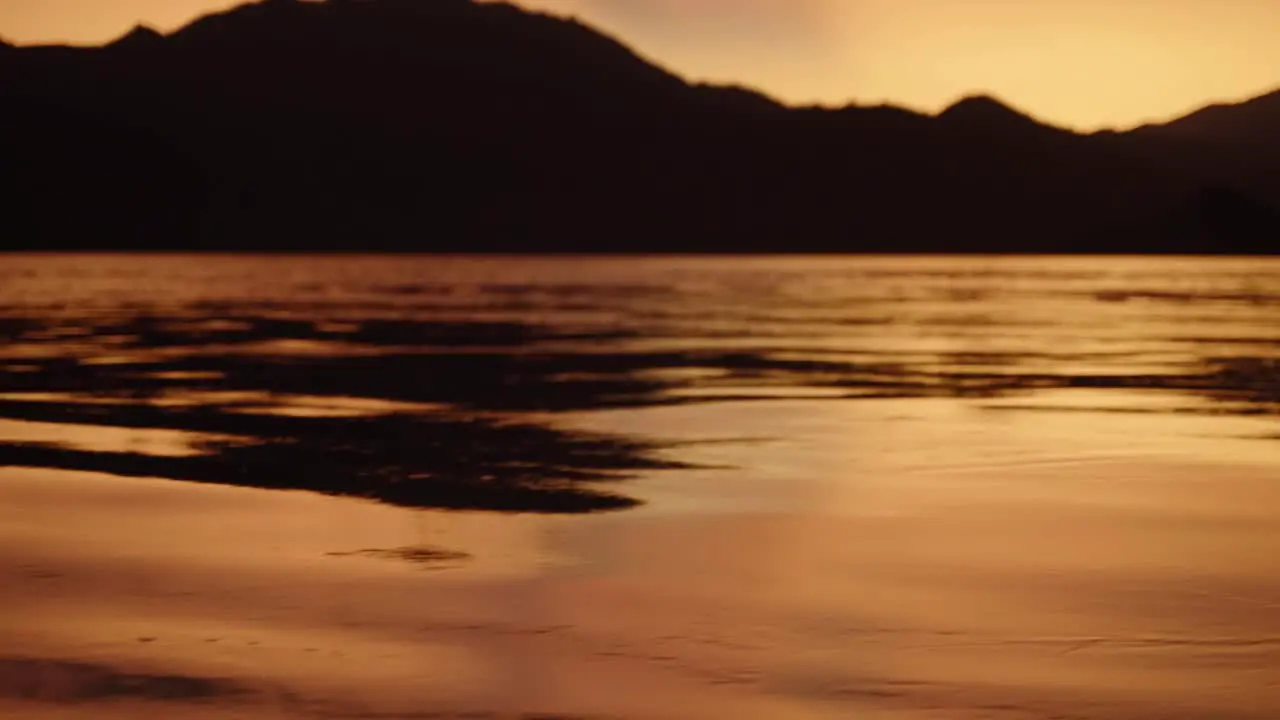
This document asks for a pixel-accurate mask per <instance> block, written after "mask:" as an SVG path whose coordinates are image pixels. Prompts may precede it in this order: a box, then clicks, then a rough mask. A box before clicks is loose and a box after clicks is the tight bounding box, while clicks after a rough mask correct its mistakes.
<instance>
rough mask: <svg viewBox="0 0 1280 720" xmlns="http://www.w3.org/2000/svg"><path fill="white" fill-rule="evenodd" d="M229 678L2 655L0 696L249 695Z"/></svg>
mask: <svg viewBox="0 0 1280 720" xmlns="http://www.w3.org/2000/svg"><path fill="white" fill-rule="evenodd" d="M248 693H249V691H248V690H247V689H246V688H244V687H243V686H241V685H239V684H237V683H235V682H232V681H230V680H225V679H219V678H201V677H192V676H188V675H152V674H145V673H130V672H124V671H121V670H119V669H116V668H113V667H110V666H108V665H100V664H95V663H88V662H80V661H67V660H39V659H31V658H14V657H0V698H8V699H14V700H26V701H35V702H47V703H82V702H94V701H100V700H150V701H168V702H199V701H208V700H215V699H216V700H224V699H228V698H235V697H238V696H243V695H246V694H248Z"/></svg>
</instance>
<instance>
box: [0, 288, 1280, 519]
mask: <svg viewBox="0 0 1280 720" xmlns="http://www.w3.org/2000/svg"><path fill="white" fill-rule="evenodd" d="M584 288H585V289H584ZM526 290H527V289H526V288H524V287H523V286H521V287H520V288H513V289H512V292H513V293H515V294H522V293H525V292H526ZM587 290H590V287H589V286H581V287H580V286H577V285H566V286H564V287H553V288H550V289H546V288H543V289H542V290H540V291H539V292H543V291H545V292H546V293H549V294H552V295H557V296H570V297H577V296H578V295H582V294H584V293H585V294H587V295H589V294H590V293H589V292H587ZM633 290H634V293H635V294H636V295H637V296H641V297H643V296H645V295H646V294H647V293H649V292H650V291H651V289H650V288H648V287H647V286H637V287H636V288H634V289H633ZM432 291H434V290H432ZM405 292H416V290H415V289H411V288H406V289H405ZM530 292H531V291H530ZM303 318H305V319H303ZM972 321H973V322H985V320H982V319H980V318H979V319H975V320H972ZM746 336H749V333H747V335H744V337H746ZM0 339H3V340H6V341H7V344H8V348H9V349H8V350H7V351H5V350H0V362H4V363H5V364H7V365H10V366H21V367H22V368H23V369H24V371H23V372H6V373H0V393H4V394H6V395H7V397H5V398H2V399H0V418H9V419H16V420H29V421H40V422H51V423H71V424H79V425H102V426H111V427H128V428H157V429H170V430H180V431H189V432H193V433H210V434H217V435H221V436H228V437H230V438H232V439H230V440H222V441H219V442H210V443H207V444H206V445H205V446H204V447H203V448H202V450H203V453H201V454H197V455H195V456H193V457H154V456H151V455H142V454H137V453H129V452H92V451H86V450H82V449H73V448H70V447H65V446H59V445H56V444H35V443H25V444H24V443H7V444H0V465H23V466H33V467H46V468H61V469H74V470H88V471H97V472H105V473H114V474H119V475H131V476H155V477H163V478H171V479H176V480H187V481H193V482H206V483H221V484H231V485H243V486H251V487H260V488H279V489H304V490H313V491H318V492H323V493H331V494H335V495H347V496H357V497H365V498H371V499H376V500H381V501H384V502H389V503H395V504H399V505H407V506H413V507H444V508H470V509H487V510H504V511H538V512H586V511H592V510H606V509H617V508H625V507H629V506H632V505H634V504H635V501H634V500H633V499H631V498H628V497H626V496H624V495H622V494H619V493H616V492H613V491H611V490H606V489H604V488H602V486H601V483H602V482H606V481H614V480H617V479H620V478H623V477H626V476H627V475H628V474H632V473H635V472H640V471H648V470H654V469H660V468H670V467H675V466H676V465H675V464H673V463H671V462H667V461H664V460H662V459H660V458H659V455H658V451H659V450H660V449H661V447H660V446H658V445H656V444H653V443H647V442H641V441H637V440H633V439H628V438H619V437H612V436H605V435H595V434H590V433H582V432H570V431H567V430H562V429H558V428H556V427H554V426H553V425H552V424H551V423H549V422H544V421H543V420H541V419H535V416H532V415H530V414H529V413H544V414H545V413H558V412H565V411H576V410H592V409H605V408H630V407H645V406H654V405H661V404H671V403H696V402H710V401H719V402H726V401H745V400H760V399H763V398H766V397H768V398H786V397H795V398H804V399H816V398H817V397H819V396H820V397H829V398H830V399H833V400H841V401H847V400H850V399H871V398H914V397H958V398H975V399H988V398H1002V397H1010V396H1026V397H1033V396H1034V395H1035V393H1037V392H1039V391H1043V390H1050V389H1061V388H1093V389H1137V388H1141V389H1150V390H1157V391H1167V392H1177V393H1180V394H1184V395H1192V396H1196V397H1198V398H1200V399H1202V400H1207V401H1208V402H1206V403H1205V406H1206V407H1207V408H1210V410H1208V411H1210V412H1223V413H1232V414H1280V360H1278V359H1276V358H1273V357H1267V356H1264V355H1249V354H1245V353H1244V352H1243V351H1244V350H1245V348H1244V347H1238V348H1237V349H1238V350H1239V351H1241V353H1240V354H1239V355H1221V356H1217V355H1215V356H1209V355H1204V354H1201V355H1199V356H1187V357H1184V358H1183V359H1180V360H1177V361H1170V362H1167V363H1166V364H1165V365H1163V366H1162V369H1161V370H1160V371H1159V372H1158V373H1156V372H1152V371H1150V370H1145V371H1142V372H1137V371H1130V372H1126V371H1125V368H1126V367H1132V363H1138V364H1141V362H1140V360H1139V359H1136V358H1128V357H1121V358H1120V359H1119V360H1117V361H1116V363H1115V371H1103V370H1097V369H1096V368H1097V367H1098V366H1099V364H1101V365H1102V366H1103V367H1104V369H1105V367H1106V365H1107V361H1108V360H1109V359H1114V358H1110V357H1109V356H1108V354H1107V353H1106V352H1101V351H1097V350H1093V351H1087V350H1085V351H1081V352H1079V353H1074V354H1073V353H1072V352H1071V351H1070V349H1069V348H1067V349H1064V350H1062V351H1056V350H1055V351H1053V352H1046V351H1045V350H1044V349H1043V348H1042V349H1040V350H1037V351H1034V352H1033V351H1031V350H1028V351H1027V352H1025V353H1018V352H1000V351H994V350H982V349H973V350H970V351H966V352H951V353H932V354H930V353H918V354H914V355H912V354H902V355H898V356H895V355H894V354H892V353H879V354H877V353H876V352H873V350H874V348H868V351H867V352H863V353H849V354H840V353H835V352H823V351H821V350H815V351H813V352H808V351H805V350H800V349H788V348H787V346H786V341H785V339H782V340H779V341H778V343H779V344H778V345H777V346H776V347H773V346H770V345H761V346H758V347H750V348H743V349H725V348H714V347H711V346H707V347H693V348H688V349H683V348H682V349H655V348H654V347H653V345H651V344H650V345H646V343H652V342H660V341H662V340H663V339H664V337H663V336H662V334H661V333H659V332H651V333H647V334H646V333H642V332H640V331H639V330H636V329H609V328H602V327H600V326H592V327H575V326H573V325H571V324H564V325H555V324H554V323H548V324H540V323H537V322H516V321H510V320H501V321H497V320H494V321H488V320H465V321H464V320H445V319H438V320H427V319H420V320H410V319H369V318H364V319H360V320H350V319H344V318H332V317H326V316H325V315H324V314H322V313H320V312H319V310H317V311H316V312H315V313H314V314H313V313H311V312H310V311H308V310H307V308H306V307H301V308H300V307H296V306H289V305H288V304H287V303H285V304H280V306H279V307H272V306H271V304H270V303H261V304H257V305H254V306H252V307H250V306H247V305H245V304H236V303H231V304H223V305H219V304H217V303H213V304H207V306H205V305H201V306H199V307H194V306H193V307H184V308H175V309H174V310H172V311H170V312H161V311H159V310H155V309H151V310H147V311H145V312H139V311H137V310H136V309H134V310H127V309H117V310H115V311H112V312H106V313H101V314H84V313H74V312H70V311H66V312H63V313H62V314H60V315H50V316H49V317H45V318H37V317H24V316H10V317H3V318H0ZM638 339H639V340H642V342H637V340H638ZM667 339H672V340H677V341H680V342H684V343H688V342H690V341H691V340H694V339H695V338H693V337H692V336H688V337H683V336H672V337H671V338H667ZM281 341H288V342H299V343H302V345H301V346H293V347H291V346H288V345H287V344H285V345H281ZM769 342H770V343H772V342H773V341H772V340H771V341H769ZM1229 347H1230V346H1224V349H1225V348H1229ZM1087 367H1092V368H1095V369H1094V370H1089V371H1087V370H1086V369H1085V368H1087ZM23 393H31V394H33V395H32V396H30V397H24V396H23V395H22V394H23ZM40 395H43V396H44V397H43V400H37V398H38V397H39V396H40ZM237 395H239V396H241V397H243V396H245V395H250V396H253V397H256V398H258V399H257V400H255V401H252V402H250V401H246V400H243V399H241V400H236V399H235V398H236V397H237ZM292 396H305V397H309V398H319V399H324V398H330V399H343V398H353V399H363V400H386V401H399V402H411V403H419V404H421V407H422V408H423V409H421V410H414V409H412V408H409V409H408V410H406V409H405V408H396V410H397V411H392V410H391V409H387V411H386V412H383V411H382V410H375V411H372V412H368V413H356V414H357V415H360V416H358V417H306V416H288V415H286V414H284V413H279V412H277V413H276V414H271V412H270V411H268V412H266V413H263V412H261V410H262V405H263V402H264V400H263V398H266V399H267V400H270V399H271V398H276V399H279V400H280V405H287V404H288V402H287V398H289V397H292ZM50 398H53V399H54V400H56V401H51V400H50ZM64 398H65V401H62V399H64ZM428 405H430V406H431V407H432V409H430V410H427V409H426V407H427V406H428ZM544 417H545V416H544Z"/></svg>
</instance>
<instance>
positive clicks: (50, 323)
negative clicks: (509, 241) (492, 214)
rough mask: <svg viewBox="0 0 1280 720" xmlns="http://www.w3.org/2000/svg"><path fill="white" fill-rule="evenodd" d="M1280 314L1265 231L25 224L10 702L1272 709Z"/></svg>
mask: <svg viewBox="0 0 1280 720" xmlns="http://www.w3.org/2000/svg"><path fill="white" fill-rule="evenodd" d="M1277 328H1280V260H1271V259H1257V258H1246V259H1207V258H982V257H963V258H960V257H921V258H904V257H795V258H777V257H758V258H757V257H744V258H674V257H628V258H563V257H553V258H503V257H418V256H404V257H372V256H354V257H336V256H335V257H239V256H213V257H185V256H100V257H91V256H6V257H4V258H3V263H2V264H0V336H3V337H4V339H5V343H4V345H3V349H2V350H0V365H3V367H4V372H3V373H0V378H3V379H2V380H0V383H2V386H0V465H2V466H8V467H3V468H0V571H5V572H7V577H6V579H5V583H6V584H5V590H4V591H3V592H4V594H5V595H7V597H2V598H0V600H3V602H4V603H5V607H6V608H8V609H9V612H7V614H6V615H5V620H3V621H0V676H2V677H5V678H8V679H7V680H6V679H0V709H3V707H4V703H5V702H10V701H11V702H13V703H16V706H17V707H19V708H20V709H21V711H22V712H23V713H27V714H34V713H39V714H41V716H42V715H43V714H47V715H48V716H50V717H63V716H67V715H66V714H65V713H66V712H67V705H66V704H65V703H66V702H68V701H69V698H70V699H72V700H74V701H75V702H80V703H89V705H86V706H83V707H86V708H92V712H93V713H94V715H93V716H94V717H98V716H107V715H109V714H110V713H111V712H117V713H119V717H132V716H135V715H136V714H137V713H138V712H141V711H140V710H139V704H142V705H148V704H152V703H172V702H181V703H186V704H187V705H186V706H184V708H183V709H182V710H181V712H182V713H183V715H184V716H190V717H199V716H201V715H200V713H204V712H207V713H208V716H209V717H220V716H226V713H228V712H234V713H241V714H243V715H244V716H250V717H277V716H279V717H533V716H537V717H543V716H544V715H545V716H546V717H573V718H597V717H599V718H630V717H635V718H703V717H760V718H784V719H785V718H828V717H830V718H836V717H851V716H854V717H860V718H862V717H867V718H882V717H883V718H910V719H912V720H914V719H916V718H948V719H951V718H995V719H997V720H1004V719H1005V718H1008V719H1010V720H1021V719H1023V718H1051V717H1059V718H1073V719H1074V718H1107V719H1108V720H1110V719H1113V718H1114V719H1116V720H1119V719H1121V718H1123V719H1126V720H1131V719H1134V718H1137V719H1143V718H1152V719H1154V718H1188V719H1191V718H1215V720H1223V719H1227V720H1230V719H1233V718H1250V719H1254V718H1256V719H1258V720H1262V719H1263V718H1274V717H1276V716H1277V715H1280V686H1278V685H1277V682H1276V679H1275V675H1274V669H1275V667H1277V666H1280V585H1278V584H1277V580H1276V578H1277V577H1280V523H1277V522H1276V515H1277V513H1278V512H1280V452H1277V449H1276V448H1277V442H1280V423H1277V416H1278V415H1280V332H1277ZM122 476H127V477H131V478H140V479H127V480H126V479H115V480H112V479H111V478H112V477H115V478H121V477H122ZM156 478H159V480H157V479H156ZM166 479H168V480H185V481H194V482H198V483H203V484H204V485H203V486H196V485H191V484H189V483H173V482H165V481H164V480H166ZM228 485H230V486H237V485H238V486H248V487H252V488H268V489H275V490H279V489H301V490H318V491H321V492H323V493H326V494H334V495H348V496H358V497H362V498H372V499H375V500H380V501H383V503H382V504H374V503H367V502H362V501H353V500H350V499H334V498H327V497H322V496H318V495H313V494H298V493H279V492H263V491H262V490H254V489H243V488H239V487H224V486H228ZM396 505H398V506H409V507H410V508H411V509H404V508H400V507H392V506H396ZM413 508H426V509H413ZM431 508H437V509H431ZM440 508H444V509H447V510H441V509H440ZM458 510H466V512H458ZM606 510H608V511H616V512H602V513H592V511H606ZM493 511H502V512H493ZM530 511H533V512H530ZM513 513H514V514H513ZM566 513H567V514H566ZM583 513H589V514H587V515H584V514H583ZM424 571H427V572H424ZM83 711H84V712H89V710H83ZM147 712H150V710H147ZM58 713H64V714H63V715H59V714H58ZM98 713H104V714H105V715H99V714H98ZM450 713H453V714H450ZM539 713H540V714H539ZM534 714H537V715H534ZM33 716H36V715H33ZM71 716H74V711H72V715H71Z"/></svg>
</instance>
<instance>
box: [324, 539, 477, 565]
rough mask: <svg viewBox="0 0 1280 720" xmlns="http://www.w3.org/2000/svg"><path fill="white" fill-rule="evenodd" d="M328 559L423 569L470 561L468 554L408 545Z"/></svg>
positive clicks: (347, 553) (360, 551)
mask: <svg viewBox="0 0 1280 720" xmlns="http://www.w3.org/2000/svg"><path fill="white" fill-rule="evenodd" d="M325 555H328V556H329V557H368V558H376V559H379V560H399V561H401V562H407V563H411V564H414V565H419V566H422V567H423V568H425V569H430V570H437V569H448V568H455V567H458V566H459V565H461V564H462V563H464V562H466V561H468V560H470V559H471V554H470V553H465V552H462V551H461V550H450V549H449V548H441V547H432V546H429V545H410V546H407V547H398V548H365V549H364V550H351V551H347V552H330V553H325Z"/></svg>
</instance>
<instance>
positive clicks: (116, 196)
mask: <svg viewBox="0 0 1280 720" xmlns="http://www.w3.org/2000/svg"><path fill="white" fill-rule="evenodd" d="M0 102H3V103H4V105H3V106H4V107H5V108H6V112H5V113H3V114H2V116H0V157H3V158H5V162H4V164H3V165H2V166H0V174H3V175H4V176H6V177H4V181H5V183H6V187H9V188H17V191H16V194H15V195H14V196H13V198H12V199H11V202H12V207H13V208H15V210H14V211H12V212H10V213H6V214H5V220H4V223H5V224H6V225H7V228H6V231H5V233H4V235H3V240H0V247H4V248H8V249H19V248H56V247H62V248H86V249H211V250H213V249H216V250H289V249H299V250H354V249H365V250H372V249H387V250H420V251H445V250H447V251H525V252H541V251H581V252H614V251H644V252H657V251H671V252H774V251H828V252H868V251H878V252H884V251H932V252H943V251H945V252H1086V251H1087V252H1148V251H1153V252H1154V251H1159V252H1277V251H1280V242H1277V239H1278V238H1280V235H1278V234H1277V229H1278V228H1280V220H1277V218H1278V217H1280V216H1278V215H1277V212H1276V210H1275V208H1276V207H1280V192H1273V187H1272V186H1271V185H1270V184H1269V183H1268V182H1267V181H1266V178H1274V177H1280V173H1276V169H1277V168H1280V163H1278V164H1274V165H1272V164H1270V163H1271V159H1270V156H1267V155H1266V154H1263V153H1253V154H1243V155H1242V154H1241V151H1240V150H1239V149H1238V148H1239V147H1243V146H1244V144H1247V143H1246V142H1245V141H1244V140H1241V138H1242V137H1254V136H1257V137H1258V138H1259V139H1258V142H1259V143H1265V142H1269V141H1274V137H1273V134H1272V133H1269V132H1267V131H1266V130H1265V128H1266V127H1267V125H1266V123H1265V122H1264V121H1255V120H1242V119H1238V118H1245V117H1246V116H1248V117H1250V118H1252V117H1254V116H1255V115H1256V116H1257V117H1262V116H1263V115H1264V114H1265V112H1269V111H1268V110H1266V108H1267V107H1272V106H1273V105H1274V103H1271V104H1270V105H1267V104H1266V103H1263V105H1264V106H1266V107H1264V108H1262V109H1258V108H1252V107H1246V106H1240V107H1238V108H1227V109H1224V110H1223V111H1222V112H1215V113H1212V114H1211V115H1212V117H1209V118H1207V119H1200V120H1197V119H1196V116H1194V115H1193V116H1191V117H1189V118H1186V119H1184V121H1179V122H1185V123H1191V124H1189V125H1185V126H1182V127H1178V128H1175V126H1178V123H1171V124H1170V125H1168V126H1164V127H1163V128H1142V129H1139V130H1136V131H1133V132H1131V133H1110V134H1098V135H1091V136H1086V135H1079V134H1074V133H1071V132H1067V131H1065V130H1062V129H1059V128H1054V127H1051V126H1048V125H1044V124H1042V123H1040V122H1037V121H1036V120H1034V119H1032V118H1029V117H1027V116H1025V115H1023V114H1021V113H1019V112H1017V111H1016V110H1013V109H1011V108H1009V107H1007V106H1005V105H1004V104H1002V103H1001V102H999V101H998V100H995V99H993V98H986V97H973V98H966V99H964V100H962V101H960V102H958V103H957V104H956V105H954V106H952V107H951V108H949V109H948V110H946V111H945V112H943V113H941V114H940V115H939V116H937V117H930V116H926V115H921V114H917V113H913V112H909V111H906V110H903V109H900V108H893V107H857V106H849V107H844V108H815V107H809V108H791V107H785V106H783V105H782V104H780V103H778V102H776V101H774V100H772V99H771V98H768V97H766V96H764V95H762V94H760V93H757V92H755V91H753V90H750V89H747V88H734V87H719V86H709V85H698V84H691V83H688V82H686V81H685V80H683V79H681V78H679V77H677V76H675V75H673V74H671V73H670V72H667V71H666V70H664V69H662V68H660V67H658V66H656V65H654V64H652V63H650V62H648V61H646V60H645V59H643V58H641V57H639V56H637V55H636V54H635V53H633V52H632V51H631V50H629V49H628V48H627V47H625V46H624V45H622V44H621V43H619V42H617V41H615V40H613V39H612V38H609V37H608V36H606V35H604V34H602V33H600V32H598V31H595V30H593V29H591V28H588V27H586V26H584V25H582V24H580V23H578V22H576V21H573V20H567V19H563V18H558V17H554V16H549V15H544V14H539V13H533V12H528V11H524V10H521V9H518V8H516V7H513V6H510V5H505V4H491V3H484V4H480V3H475V2H472V1H471V0H328V1H327V2H311V1H302V0H265V1H264V2H259V3H254V4H249V5H244V6H241V7H238V8H235V9H232V10H229V11H227V12H223V13H217V14H213V15H209V16H206V17H203V18H201V19H199V20H196V21H195V22H193V23H192V24H190V25H188V26H187V27H185V28H182V29H180V30H178V31H176V32H173V33H171V34H168V35H161V34H159V33H157V32H155V31H154V30H150V29H147V28H138V29H135V30H134V31H132V32H130V33H128V34H127V35H125V36H123V37H122V38H120V39H119V40H117V41H115V42H112V43H110V44H108V45H106V46H104V47H101V48H69V47H27V48H7V49H6V48H0ZM10 108H12V109H13V110H12V111H11V110H9V109H10ZM1272 110H1274V108H1272ZM1205 112H1209V111H1207V110H1206V111H1205ZM1224 113H1225V114H1224ZM1246 126H1247V128H1246ZM1207 127H1214V128H1222V129H1221V130H1220V131H1217V130H1216V131H1214V132H1217V133H1218V134H1219V135H1220V136H1221V137H1223V138H1231V143H1227V142H1224V141H1220V140H1215V141H1214V142H1209V141H1208V140H1201V139H1199V138H1200V137H1202V136H1204V137H1207V136H1209V135H1212V134H1213V133H1210V132H1208V131H1206V130H1202V129H1200V128H1207ZM1271 127H1275V125H1272V126H1271ZM1184 128H1185V129H1187V130H1190V129H1192V128H1196V132H1195V133H1190V134H1192V135H1195V138H1194V139H1192V140H1188V139H1186V137H1185V136H1186V135H1188V134H1189V133H1187V132H1183V131H1182V130H1183V129H1184ZM1226 128H1233V129H1231V130H1227V129H1226ZM1249 142H1252V141H1249ZM1228 145H1230V147H1228ZM1273 173H1274V174H1273Z"/></svg>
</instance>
